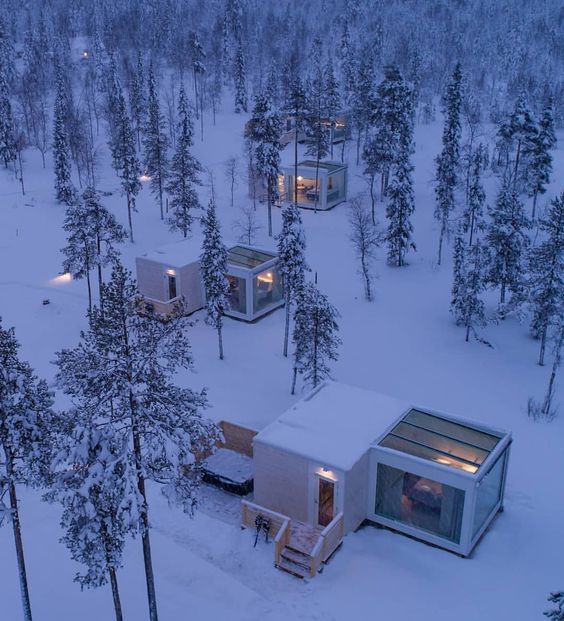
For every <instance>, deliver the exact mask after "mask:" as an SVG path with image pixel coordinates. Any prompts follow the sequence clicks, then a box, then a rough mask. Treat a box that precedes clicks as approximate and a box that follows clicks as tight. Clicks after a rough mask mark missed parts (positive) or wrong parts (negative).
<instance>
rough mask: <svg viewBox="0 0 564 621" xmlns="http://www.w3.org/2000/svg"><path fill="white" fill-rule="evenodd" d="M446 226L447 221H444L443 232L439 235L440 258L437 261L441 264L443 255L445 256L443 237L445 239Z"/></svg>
mask: <svg viewBox="0 0 564 621" xmlns="http://www.w3.org/2000/svg"><path fill="white" fill-rule="evenodd" d="M445 228H446V227H445V223H444V222H443V223H442V224H441V234H440V236H439V259H438V261H437V263H438V264H439V265H440V264H441V260H442V257H443V239H444V236H445Z"/></svg>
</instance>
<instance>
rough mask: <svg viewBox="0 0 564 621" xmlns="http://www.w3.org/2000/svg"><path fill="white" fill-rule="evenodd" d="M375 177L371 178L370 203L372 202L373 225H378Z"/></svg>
mask: <svg viewBox="0 0 564 621" xmlns="http://www.w3.org/2000/svg"><path fill="white" fill-rule="evenodd" d="M374 177H375V175H374V174H372V175H371V176H370V201H371V202H372V224H374V225H376V197H375V196H374Z"/></svg>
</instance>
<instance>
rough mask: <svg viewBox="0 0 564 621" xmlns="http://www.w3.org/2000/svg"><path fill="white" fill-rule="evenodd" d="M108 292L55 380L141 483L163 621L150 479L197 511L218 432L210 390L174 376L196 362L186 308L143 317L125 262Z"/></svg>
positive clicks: (153, 603) (132, 479)
mask: <svg viewBox="0 0 564 621" xmlns="http://www.w3.org/2000/svg"><path fill="white" fill-rule="evenodd" d="M102 298H103V300H104V308H103V312H102V310H101V309H99V308H97V307H94V308H93V310H92V313H90V322H89V327H88V330H86V331H85V332H83V333H81V339H80V343H79V344H78V346H77V347H75V348H74V349H64V350H62V351H60V352H58V353H57V360H56V363H57V366H58V373H57V384H58V386H59V388H61V389H62V391H63V392H64V393H65V394H66V395H67V396H68V397H69V398H70V400H71V402H72V405H73V408H75V409H76V410H77V411H79V412H80V413H82V414H84V416H86V417H88V421H87V423H86V425H85V426H86V427H87V428H88V429H96V430H98V431H99V432H100V433H104V437H105V438H108V439H109V441H111V442H113V441H114V440H115V441H116V443H119V445H120V446H121V449H120V450H121V456H122V461H123V464H124V465H126V464H127V468H124V470H123V477H129V480H128V481H127V489H128V490H134V489H135V490H136V499H132V501H133V502H134V503H136V506H138V521H137V524H136V528H137V529H138V530H139V532H140V535H141V542H142V548H143V558H144V564H145V578H146V584H147V596H148V603H149V618H150V620H151V621H158V614H157V599H156V592H155V581H154V572H153V564H152V558H151V541H150V519H149V498H148V495H147V491H146V481H147V480H152V481H154V482H155V483H157V484H158V485H160V486H161V489H162V491H163V493H164V494H165V495H166V496H167V498H168V499H169V500H170V501H171V502H175V503H177V504H179V505H180V506H182V507H183V509H184V510H185V511H187V512H192V511H193V509H194V506H195V501H196V498H195V492H196V489H197V485H198V482H199V473H200V467H199V459H200V456H201V455H203V454H205V453H206V452H207V451H209V450H210V449H211V447H212V446H213V445H214V444H215V442H216V441H217V439H218V433H217V429H216V427H215V425H214V424H213V423H212V422H211V421H209V420H207V419H205V418H203V417H202V414H201V410H202V408H203V407H204V406H205V405H206V395H205V391H202V392H196V391H193V390H191V389H189V388H180V387H178V386H176V385H175V384H173V383H172V381H171V378H173V377H174V376H175V375H176V373H177V371H178V370H179V369H189V368H190V367H191V365H192V354H191V350H190V345H189V343H188V340H187V338H186V336H185V333H186V328H187V326H188V320H187V319H186V317H185V316H184V313H183V311H182V308H176V309H175V311H174V312H173V313H172V314H171V316H170V317H169V320H168V321H167V322H166V323H162V322H160V321H157V320H156V319H155V317H154V316H141V315H140V314H139V312H138V309H139V304H140V298H139V296H138V294H137V291H136V287H135V283H134V281H132V279H131V277H130V274H129V272H127V270H125V269H124V268H123V267H122V266H121V265H119V264H118V265H116V266H115V267H114V268H113V270H112V277H111V280H110V281H109V282H108V283H107V284H105V285H103V294H102ZM93 378H94V380H93ZM115 446H117V444H116V445H115ZM123 484H125V482H124V483H123Z"/></svg>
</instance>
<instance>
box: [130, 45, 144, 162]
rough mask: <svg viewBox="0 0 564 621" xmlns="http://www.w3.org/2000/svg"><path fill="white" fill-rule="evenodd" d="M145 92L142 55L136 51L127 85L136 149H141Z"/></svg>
mask: <svg viewBox="0 0 564 621" xmlns="http://www.w3.org/2000/svg"><path fill="white" fill-rule="evenodd" d="M146 99H147V97H146V94H145V68H144V67H143V57H142V56H141V52H140V51H138V52H137V65H136V67H135V71H134V73H133V75H132V77H131V84H130V86H129V106H130V109H131V119H132V120H133V124H134V126H135V133H136V134H137V149H138V150H139V151H140V150H141V129H142V127H143V121H144V119H145V114H146Z"/></svg>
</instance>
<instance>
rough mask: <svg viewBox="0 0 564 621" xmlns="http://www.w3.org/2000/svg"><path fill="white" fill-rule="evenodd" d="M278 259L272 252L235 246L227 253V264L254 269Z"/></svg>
mask: <svg viewBox="0 0 564 621" xmlns="http://www.w3.org/2000/svg"><path fill="white" fill-rule="evenodd" d="M275 257H276V255H275V254H272V253H270V252H263V251H262V250H253V249H252V248H245V247H244V246H233V248H229V250H228V251H227V262H228V263H231V264H232V265H240V266H242V267H248V268H253V267H257V266H258V265H262V264H263V263H266V262H267V261H270V260H271V259H274V258H275Z"/></svg>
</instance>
